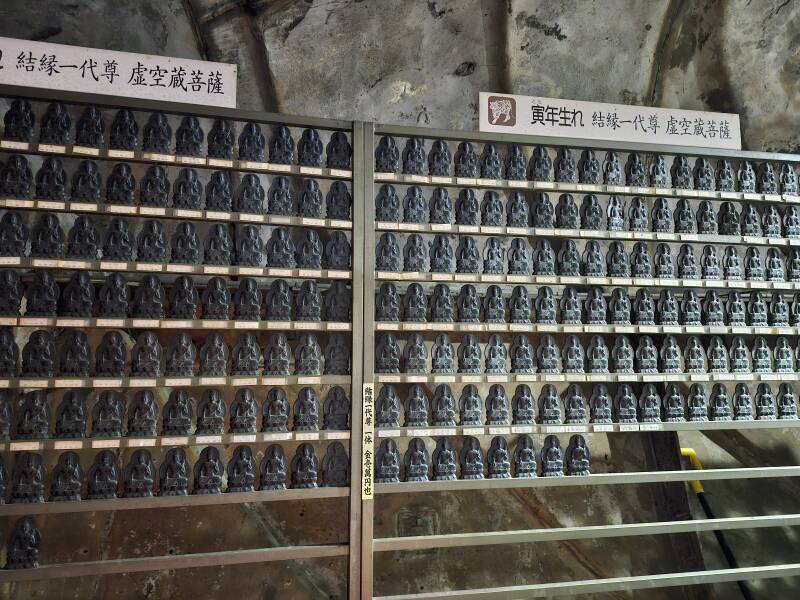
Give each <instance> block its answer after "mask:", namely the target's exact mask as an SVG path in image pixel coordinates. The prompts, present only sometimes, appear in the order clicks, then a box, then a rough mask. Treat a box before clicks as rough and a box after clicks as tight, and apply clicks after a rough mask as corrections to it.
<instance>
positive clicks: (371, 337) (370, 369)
mask: <svg viewBox="0 0 800 600" xmlns="http://www.w3.org/2000/svg"><path fill="white" fill-rule="evenodd" d="M374 131H375V126H374V124H372V123H365V124H364V133H363V136H362V138H361V143H362V147H363V148H364V165H363V166H364V168H363V172H364V179H363V182H364V186H363V189H364V200H365V203H364V221H363V227H364V275H365V276H364V290H363V291H364V313H363V327H364V337H363V339H362V346H363V358H364V363H363V365H364V373H363V375H364V383H365V385H366V384H369V385H373V382H374V379H375V278H374V277H371V276H367V273H370V272H372V271H373V269H374V265H375V202H374V197H375V196H374V189H373V180H374V175H375V165H374V164H373V161H372V153H373V136H374ZM373 396H374V394H373ZM374 446H375V444H374V440H373V450H374ZM373 454H374V452H373ZM353 487H355V485H354V486H353ZM373 492H374V488H373ZM354 493H357V492H354ZM373 515H374V500H373V499H372V498H369V499H363V501H362V504H361V518H362V525H361V597H362V598H365V599H366V598H372V584H373V574H372V570H373V550H372V536H373Z"/></svg>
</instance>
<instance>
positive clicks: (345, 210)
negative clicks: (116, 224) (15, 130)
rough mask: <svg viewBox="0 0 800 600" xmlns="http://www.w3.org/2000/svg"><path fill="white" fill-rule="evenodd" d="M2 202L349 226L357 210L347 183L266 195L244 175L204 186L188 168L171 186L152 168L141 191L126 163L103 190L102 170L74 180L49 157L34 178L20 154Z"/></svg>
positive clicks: (307, 183) (7, 168)
mask: <svg viewBox="0 0 800 600" xmlns="http://www.w3.org/2000/svg"><path fill="white" fill-rule="evenodd" d="M0 196H2V197H6V198H20V199H31V198H36V199H38V200H53V201H61V202H66V201H67V200H72V201H73V202H88V203H96V204H103V203H105V204H112V205H123V206H134V205H138V206H149V207H162V208H167V207H171V208H179V209H187V210H200V209H206V210H211V211H223V212H231V211H232V212H237V213H252V214H259V215H286V216H292V215H297V216H301V217H311V218H323V217H327V218H328V219H344V220H350V218H351V211H352V206H353V197H352V195H351V194H350V190H349V189H348V187H347V184H346V183H345V182H344V181H334V182H332V183H331V184H330V187H329V188H328V192H327V193H326V194H323V191H322V189H321V188H320V185H319V182H318V181H317V180H316V179H303V180H302V183H301V184H300V187H299V189H293V186H292V184H291V182H290V180H289V178H287V177H285V176H275V177H272V181H271V183H270V185H269V189H267V190H266V191H265V190H264V186H263V185H262V183H261V178H260V177H259V176H258V175H256V174H254V173H246V174H244V175H243V176H242V177H241V180H240V181H239V183H238V184H237V185H236V186H234V184H233V181H232V179H231V174H230V172H229V171H214V172H213V173H211V176H210V177H209V179H208V182H207V183H205V185H204V184H203V180H202V177H201V174H200V173H199V172H198V171H197V170H195V169H193V168H190V167H185V168H182V169H180V171H179V172H178V174H177V176H176V177H175V179H174V181H173V182H172V183H171V184H170V180H169V170H168V169H167V168H166V167H164V166H162V165H151V166H150V167H148V168H147V171H146V172H145V174H144V176H143V177H142V178H141V180H140V181H139V183H138V190H137V182H136V177H135V176H134V173H133V170H132V168H131V166H130V165H129V164H128V163H115V164H114V166H113V168H112V169H111V171H110V172H109V173H108V175H107V176H106V182H105V186H103V176H102V175H101V172H100V168H99V167H98V165H97V163H96V162H94V161H92V160H84V161H81V162H80V163H79V164H78V166H77V167H76V168H75V170H74V171H73V173H72V176H71V177H70V176H69V175H68V174H67V171H66V169H65V168H64V165H63V163H62V161H61V159H59V158H57V157H52V156H51V157H47V158H45V159H44V160H43V161H42V165H41V167H39V170H38V171H37V172H36V175H35V176H34V174H33V172H32V170H31V168H30V166H29V164H28V160H27V159H26V158H25V156H23V155H21V154H12V155H11V156H10V157H9V158H8V159H7V160H6V161H5V164H4V163H3V160H2V158H0Z"/></svg>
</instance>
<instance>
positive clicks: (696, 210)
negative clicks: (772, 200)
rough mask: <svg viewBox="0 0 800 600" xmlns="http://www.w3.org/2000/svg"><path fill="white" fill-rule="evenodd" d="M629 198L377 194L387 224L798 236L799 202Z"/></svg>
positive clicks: (389, 189)
mask: <svg viewBox="0 0 800 600" xmlns="http://www.w3.org/2000/svg"><path fill="white" fill-rule="evenodd" d="M625 202H626V200H625V197H624V196H614V195H612V196H609V197H608V199H607V201H606V206H605V207H603V205H602V204H601V202H600V199H599V198H598V197H597V196H596V195H595V194H587V195H585V196H584V197H583V201H582V203H581V206H580V208H578V205H577V204H576V203H575V198H574V197H573V196H572V194H561V195H560V196H559V199H558V203H557V204H556V206H555V207H553V203H552V202H551V200H550V196H549V195H548V194H546V193H544V192H537V193H535V194H533V200H532V201H530V203H529V201H528V199H527V197H526V195H525V194H524V193H523V192H519V191H514V192H511V193H510V194H509V196H508V200H507V201H506V203H505V208H504V207H503V200H502V197H501V195H500V193H498V192H496V191H493V190H489V191H486V192H484V194H483V198H482V200H481V201H480V202H478V198H477V197H476V195H475V192H474V191H473V190H472V189H469V188H465V189H462V190H461V191H460V192H459V193H458V198H457V200H456V202H455V210H454V207H453V201H452V199H451V198H450V196H449V194H448V191H447V188H442V187H437V188H434V189H433V192H432V193H431V197H430V199H427V198H425V196H424V195H423V191H422V188H420V187H419V186H411V187H409V188H408V189H407V190H406V192H405V196H404V198H403V200H402V202H401V201H400V198H399V196H398V195H397V192H396V191H395V188H394V186H392V185H390V184H383V185H382V186H381V187H380V189H379V190H378V195H377V196H376V197H375V218H376V219H377V220H378V221H388V222H402V223H434V224H451V223H452V222H453V215H454V213H455V224H456V225H485V226H492V227H497V226H502V225H507V226H508V227H531V226H533V227H540V228H547V229H552V228H557V229H581V230H584V231H626V230H627V231H634V232H639V231H641V232H645V231H653V232H656V233H699V234H701V235H718V234H719V235H752V236H766V237H772V238H779V237H782V236H783V237H786V238H798V237H800V210H798V208H797V206H795V205H788V206H786V208H785V209H783V214H781V211H780V210H779V209H778V208H777V206H776V205H775V204H766V205H765V206H764V207H763V208H762V209H761V210H760V211H759V209H758V208H756V206H754V205H753V204H750V203H745V204H743V205H742V206H741V212H740V210H739V209H737V204H736V203H734V202H728V201H726V202H722V203H720V204H719V205H718V206H717V207H716V208H715V206H714V204H713V203H712V202H710V201H709V200H701V201H695V202H697V204H693V201H691V200H688V199H686V198H681V199H679V200H677V201H676V202H675V203H674V207H672V206H670V201H669V200H668V199H667V198H664V197H659V198H655V199H654V200H653V202H652V208H650V209H648V206H647V205H648V202H647V199H646V198H642V197H641V196H634V197H633V198H631V200H630V206H629V207H628V208H627V211H626V206H625Z"/></svg>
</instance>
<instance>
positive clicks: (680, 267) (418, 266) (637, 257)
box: [375, 232, 800, 281]
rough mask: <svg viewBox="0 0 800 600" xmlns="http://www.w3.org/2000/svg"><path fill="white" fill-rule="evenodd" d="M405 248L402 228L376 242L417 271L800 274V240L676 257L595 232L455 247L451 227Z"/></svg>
mask: <svg viewBox="0 0 800 600" xmlns="http://www.w3.org/2000/svg"><path fill="white" fill-rule="evenodd" d="M404 237H405V243H404V245H403V250H402V252H401V250H400V244H399V242H398V239H397V236H396V235H395V234H393V233H388V232H387V233H382V234H381V236H380V238H379V239H378V243H377V245H376V247H375V268H376V269H378V270H379V271H395V272H399V271H405V272H412V273H428V272H430V273H453V272H456V273H483V274H485V275H506V274H507V275H526V276H528V275H545V276H546V275H551V276H554V275H559V276H566V277H580V276H585V277H648V278H652V277H658V278H670V279H671V278H678V279H728V280H734V281H738V280H742V279H746V280H749V281H800V247H795V248H792V249H791V250H790V251H789V256H788V257H787V256H786V255H785V254H784V253H783V251H782V250H781V249H779V248H775V247H773V248H769V249H768V250H766V251H765V256H764V257H762V255H761V250H759V248H758V247H757V246H749V247H746V248H745V250H744V257H742V256H741V251H740V250H739V248H738V247H736V246H726V247H725V249H724V250H722V251H718V250H717V247H716V246H714V245H712V244H707V245H705V246H703V249H702V251H701V252H698V253H697V254H696V253H695V249H694V246H692V245H691V244H681V246H680V250H679V251H678V253H677V257H674V256H673V252H672V248H671V247H670V245H669V244H666V243H663V242H662V243H659V244H658V245H657V246H656V249H655V254H654V255H653V256H651V255H650V250H649V247H648V244H647V242H644V241H638V242H635V243H634V244H633V248H632V249H631V251H630V254H629V253H628V251H627V250H626V249H625V244H624V243H623V242H621V241H619V240H614V241H612V242H609V243H608V248H607V250H606V251H605V252H604V251H603V249H602V247H601V244H600V242H599V241H598V240H586V241H585V242H584V243H583V251H581V250H580V248H579V245H578V242H576V241H575V240H573V239H565V240H562V241H561V245H560V248H559V249H558V251H556V250H555V249H554V248H553V245H552V243H551V242H550V240H548V239H547V238H537V241H536V243H535V246H533V247H531V246H530V245H529V244H528V241H527V240H526V239H525V238H521V237H515V238H513V239H511V240H510V243H509V247H508V248H507V249H506V248H505V247H504V242H505V240H504V239H503V238H498V237H488V238H486V239H485V241H484V242H483V250H481V249H480V248H479V246H478V241H477V239H476V238H474V237H472V236H466V235H461V236H459V237H458V243H457V245H456V248H455V250H453V246H452V245H451V241H450V237H451V236H450V235H447V234H442V233H439V234H436V235H435V236H434V237H433V240H432V241H427V240H426V239H425V238H424V237H423V236H422V235H420V234H418V233H412V234H409V235H406V236H404Z"/></svg>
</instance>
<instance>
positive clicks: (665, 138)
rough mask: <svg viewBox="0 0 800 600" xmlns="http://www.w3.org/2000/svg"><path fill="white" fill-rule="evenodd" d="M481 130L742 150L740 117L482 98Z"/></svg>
mask: <svg viewBox="0 0 800 600" xmlns="http://www.w3.org/2000/svg"><path fill="white" fill-rule="evenodd" d="M480 130H481V131H492V132H500V133H520V134H527V135H545V136H554V137H568V138H577V139H594V140H614V141H625V142H643V143H652V144H679V145H682V146H697V147H705V148H726V149H735V150H738V149H741V147H742V142H741V133H740V129H739V115H735V114H728V113H712V112H699V111H693V110H678V109H668V108H656V107H649V106H630V105H626V104H603V103H599V102H582V101H577V100H561V99H557V98H540V97H536V96H517V95H512V94H509V95H499V94H493V93H491V94H490V93H488V92H481V94H480Z"/></svg>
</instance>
